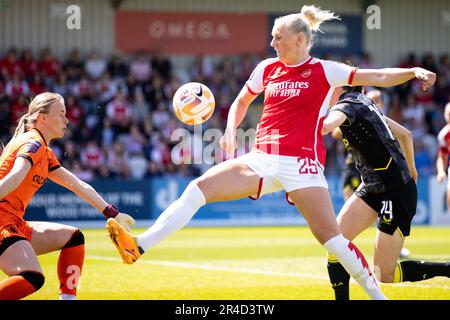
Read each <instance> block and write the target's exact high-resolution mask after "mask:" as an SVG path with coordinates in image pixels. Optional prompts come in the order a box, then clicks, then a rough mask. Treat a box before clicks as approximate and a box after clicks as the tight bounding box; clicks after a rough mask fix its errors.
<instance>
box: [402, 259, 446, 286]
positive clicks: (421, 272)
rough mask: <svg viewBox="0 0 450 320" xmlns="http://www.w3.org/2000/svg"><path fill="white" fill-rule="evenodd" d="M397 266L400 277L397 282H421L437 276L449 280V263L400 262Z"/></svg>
mask: <svg viewBox="0 0 450 320" xmlns="http://www.w3.org/2000/svg"><path fill="white" fill-rule="evenodd" d="M399 265H400V268H401V270H400V271H401V277H400V279H399V280H400V281H398V280H397V281H398V282H404V281H411V282H415V281H422V280H426V279H431V278H434V277H439V276H442V277H448V278H450V263H449V262H425V261H402V262H400V263H399ZM397 281H396V282H397Z"/></svg>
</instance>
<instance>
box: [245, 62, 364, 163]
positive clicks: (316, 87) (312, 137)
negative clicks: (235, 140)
mask: <svg viewBox="0 0 450 320" xmlns="http://www.w3.org/2000/svg"><path fill="white" fill-rule="evenodd" d="M356 70H357V68H353V67H350V66H348V65H345V64H342V63H337V62H334V61H327V60H320V59H316V58H312V57H310V58H308V59H307V60H306V61H304V62H303V63H301V64H298V65H286V64H285V63H283V62H281V61H280V60H279V59H278V58H271V59H266V60H264V61H262V62H261V63H259V64H258V66H257V67H256V68H255V70H254V71H253V73H252V75H251V76H250V78H249V80H248V81H247V83H246V86H247V88H248V90H249V91H250V92H251V93H253V94H259V93H261V92H263V91H264V110H263V113H262V116H261V120H260V123H259V124H258V127H257V133H256V140H255V144H254V148H256V149H258V150H260V151H263V152H266V153H270V154H279V155H284V156H295V157H308V158H310V159H315V160H318V161H319V162H320V164H321V165H322V166H324V165H325V157H326V152H325V147H324V145H323V139H322V134H321V129H322V123H323V120H324V117H325V116H326V114H327V111H328V107H329V102H330V98H331V95H332V93H333V90H334V88H335V87H339V86H344V85H349V84H351V82H352V78H353V75H354V73H355V71H356Z"/></svg>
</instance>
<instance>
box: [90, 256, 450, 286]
mask: <svg viewBox="0 0 450 320" xmlns="http://www.w3.org/2000/svg"><path fill="white" fill-rule="evenodd" d="M87 258H89V259H93V260H101V261H112V262H122V259H119V258H113V257H105V256H93V255H88V256H87ZM138 263H139V264H149V265H158V266H166V267H175V268H188V269H201V270H210V271H226V272H239V273H249V274H259V275H267V276H276V277H295V278H302V279H303V278H312V279H317V280H323V281H327V282H328V281H329V278H328V277H325V276H319V275H315V274H311V273H297V272H296V273H292V272H275V271H265V270H254V269H244V268H230V267H221V266H213V265H205V264H194V263H187V262H173V261H163V260H140V261H139V262H138ZM351 280H352V282H354V280H353V279H351ZM355 283H356V282H355ZM383 285H386V284H383ZM388 285H392V286H396V287H421V288H429V289H434V288H440V289H444V290H450V286H446V285H438V284H434V285H430V284H422V283H414V284H412V283H411V284H410V283H404V282H403V283H395V284H388Z"/></svg>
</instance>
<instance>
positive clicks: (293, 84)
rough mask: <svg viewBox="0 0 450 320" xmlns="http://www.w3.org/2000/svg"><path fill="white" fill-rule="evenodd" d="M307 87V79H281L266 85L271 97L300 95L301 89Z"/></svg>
mask: <svg viewBox="0 0 450 320" xmlns="http://www.w3.org/2000/svg"><path fill="white" fill-rule="evenodd" d="M308 88H309V82H308V81H282V82H279V83H269V85H268V89H269V90H270V96H271V97H295V96H299V95H300V92H301V91H302V89H308Z"/></svg>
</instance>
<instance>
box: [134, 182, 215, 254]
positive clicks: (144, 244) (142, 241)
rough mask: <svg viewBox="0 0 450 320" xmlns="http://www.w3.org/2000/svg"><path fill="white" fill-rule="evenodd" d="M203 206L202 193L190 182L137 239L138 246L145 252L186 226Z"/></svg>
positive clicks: (203, 197)
mask: <svg viewBox="0 0 450 320" xmlns="http://www.w3.org/2000/svg"><path fill="white" fill-rule="evenodd" d="M205 204H206V200H205V196H204V195H203V192H202V191H201V190H200V188H199V187H198V186H197V184H196V183H194V182H191V183H190V184H189V185H188V186H187V188H186V190H184V192H183V194H182V195H181V197H180V198H178V200H177V201H175V202H174V203H172V204H171V205H170V206H169V207H168V208H167V209H166V210H165V211H164V212H163V213H162V214H161V215H160V216H159V218H158V219H157V220H156V222H155V223H154V224H153V226H151V227H150V228H149V229H147V230H146V231H145V232H144V233H142V234H140V235H139V236H138V237H137V239H138V245H139V246H140V247H141V248H142V249H143V250H144V251H147V249H148V248H151V247H153V246H154V245H156V244H157V243H159V242H160V241H162V240H163V239H165V238H167V237H168V236H169V235H171V234H172V233H174V232H175V231H177V230H179V229H181V228H183V227H184V226H185V225H186V224H188V222H189V221H190V220H191V219H192V217H193V216H194V214H195V213H196V212H197V211H198V209H200V208H201V207H202V206H204V205H205Z"/></svg>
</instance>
